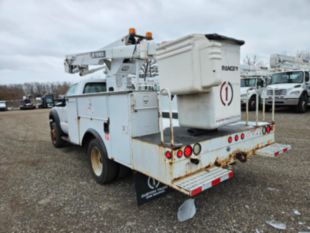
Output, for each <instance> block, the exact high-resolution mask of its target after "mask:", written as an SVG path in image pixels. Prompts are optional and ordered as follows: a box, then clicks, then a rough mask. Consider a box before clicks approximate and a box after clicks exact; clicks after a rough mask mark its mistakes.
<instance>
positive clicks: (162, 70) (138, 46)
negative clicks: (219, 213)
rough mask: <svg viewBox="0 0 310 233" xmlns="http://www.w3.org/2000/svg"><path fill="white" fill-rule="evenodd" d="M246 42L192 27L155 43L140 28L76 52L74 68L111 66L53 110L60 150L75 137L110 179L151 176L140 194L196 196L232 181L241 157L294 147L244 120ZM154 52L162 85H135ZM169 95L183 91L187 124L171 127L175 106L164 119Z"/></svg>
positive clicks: (94, 167) (68, 63)
mask: <svg viewBox="0 0 310 233" xmlns="http://www.w3.org/2000/svg"><path fill="white" fill-rule="evenodd" d="M243 43H244V42H243V41H240V40H236V39H232V38H228V37H224V36H220V35H217V34H207V35H204V34H192V35H188V36H185V37H182V38H180V39H177V40H174V41H171V42H167V43H162V44H160V45H159V46H158V47H157V48H156V44H155V43H154V42H153V40H152V38H151V35H150V33H147V34H146V36H140V35H137V34H135V31H134V30H133V29H132V30H130V34H129V35H127V36H125V37H123V38H121V39H120V40H117V41H116V42H114V43H112V44H110V45H108V46H106V47H104V48H102V49H99V50H97V51H93V52H88V53H82V54H75V55H69V56H67V58H66V60H65V67H66V71H67V72H69V73H76V72H80V74H86V73H91V72H93V71H96V70H100V69H101V68H102V67H103V68H104V69H105V74H106V81H104V80H103V81H102V82H101V83H105V84H106V88H102V89H101V88H100V87H98V88H97V90H100V91H99V92H98V91H90V92H86V91H85V90H86V86H87V85H88V86H89V82H88V81H84V82H81V83H79V84H77V85H76V86H73V87H71V88H70V90H69V95H67V96H66V102H65V103H64V105H62V106H56V107H54V108H53V109H52V110H51V112H50V116H49V119H50V126H51V139H52V142H53V144H54V145H55V147H60V146H63V145H64V142H65V141H68V142H70V143H72V144H76V145H80V146H83V147H85V148H86V149H87V156H88V157H89V161H90V165H91V166H90V167H91V171H92V174H93V176H94V178H95V179H96V181H97V182H99V183H101V184H105V183H108V182H111V181H113V180H115V179H116V178H117V177H118V174H119V173H120V172H121V171H124V169H125V168H127V169H131V170H134V171H136V172H137V173H138V174H141V173H142V174H144V175H145V177H147V179H146V181H145V182H146V183H147V186H148V188H149V192H148V193H147V194H145V193H144V194H141V192H140V193H139V191H138V200H139V199H143V198H144V199H147V200H149V199H151V198H152V197H155V196H158V195H159V194H161V193H163V192H164V190H165V187H171V188H172V189H175V190H178V191H180V192H182V193H184V194H186V195H188V196H196V195H198V194H199V193H201V192H202V191H204V190H206V189H209V188H211V187H213V186H215V185H218V184H219V183H221V182H223V181H225V180H228V179H231V178H232V177H233V169H232V165H233V164H235V161H236V160H239V161H241V162H245V161H247V159H248V158H250V157H251V156H253V155H255V154H259V155H262V156H270V157H277V156H279V155H280V154H282V153H284V152H287V151H288V150H289V149H290V146H289V145H281V144H277V143H275V129H276V128H275V124H274V122H270V123H269V122H259V121H254V122H249V121H248V120H247V121H246V122H243V121H240V73H239V59H240V57H239V56H240V46H241V45H242V44H243ZM155 57H156V59H157V61H158V69H159V79H160V88H161V91H160V92H157V91H156V90H151V89H150V88H143V85H139V88H138V87H137V85H132V83H133V82H132V81H133V80H134V79H135V80H136V82H135V83H137V82H140V83H141V80H142V83H143V80H147V79H148V72H147V71H146V72H145V75H143V74H142V75H141V74H140V72H139V71H140V67H141V66H144V67H147V66H145V64H148V63H149V62H150V61H151V60H152V59H154V58H155ZM91 65H101V66H102V67H99V68H94V69H90V66H91ZM94 83H97V84H98V83H100V82H96V81H95V82H94ZM105 84H99V85H98V86H101V85H105ZM94 85H96V84H94ZM92 90H96V88H95V89H92ZM164 95H168V97H169V98H166V99H168V100H171V99H172V98H173V96H175V95H176V96H177V105H178V120H179V124H180V125H179V126H174V125H173V124H172V123H173V114H172V111H171V109H172V107H171V104H170V108H169V113H168V119H169V122H170V125H169V127H165V126H164V125H163V123H162V122H163V121H162V120H163V113H162V108H161V106H162V105H163V104H162V102H161V100H162V99H163V97H164ZM168 104H169V103H168ZM158 182H160V183H162V184H163V185H164V186H161V185H159V183H158ZM140 185H142V183H141V182H140V183H139V182H137V184H136V187H137V190H138V189H139V187H140Z"/></svg>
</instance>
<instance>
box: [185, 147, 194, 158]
mask: <svg viewBox="0 0 310 233" xmlns="http://www.w3.org/2000/svg"><path fill="white" fill-rule="evenodd" d="M192 152H193V149H192V147H191V146H186V147H185V148H184V155H185V157H189V156H191V155H192Z"/></svg>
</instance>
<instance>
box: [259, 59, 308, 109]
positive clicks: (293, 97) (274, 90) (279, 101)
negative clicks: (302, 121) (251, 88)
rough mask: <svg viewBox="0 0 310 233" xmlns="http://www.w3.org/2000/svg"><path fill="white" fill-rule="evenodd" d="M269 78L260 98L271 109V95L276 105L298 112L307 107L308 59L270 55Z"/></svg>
mask: <svg viewBox="0 0 310 233" xmlns="http://www.w3.org/2000/svg"><path fill="white" fill-rule="evenodd" d="M270 68H271V72H272V75H271V79H270V82H269V85H268V87H267V89H266V90H264V91H263V93H262V98H264V99H265V101H266V109H267V110H269V109H271V106H272V103H273V96H275V100H274V102H275V105H276V106H286V107H293V108H294V109H295V110H296V111H297V112H299V113H305V112H306V111H307V109H308V104H309V97H310V80H309V76H310V60H309V59H305V58H303V57H298V56H296V57H294V56H287V55H281V54H272V55H271V56H270Z"/></svg>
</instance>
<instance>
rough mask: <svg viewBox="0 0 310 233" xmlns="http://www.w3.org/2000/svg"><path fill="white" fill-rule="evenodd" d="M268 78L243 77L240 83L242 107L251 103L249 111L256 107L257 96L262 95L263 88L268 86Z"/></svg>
mask: <svg viewBox="0 0 310 233" xmlns="http://www.w3.org/2000/svg"><path fill="white" fill-rule="evenodd" d="M266 83H267V76H259V75H251V76H241V82H240V95H241V96H240V99H241V105H245V104H246V103H247V101H249V110H251V111H252V110H254V109H255V107H256V94H258V95H259V97H260V95H261V93H262V91H263V88H264V87H265V86H266Z"/></svg>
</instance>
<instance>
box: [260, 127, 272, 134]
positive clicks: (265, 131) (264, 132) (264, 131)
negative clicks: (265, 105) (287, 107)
mask: <svg viewBox="0 0 310 233" xmlns="http://www.w3.org/2000/svg"><path fill="white" fill-rule="evenodd" d="M271 131H272V125H266V126H265V127H263V128H262V132H263V134H264V135H265V134H270V132H271Z"/></svg>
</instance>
